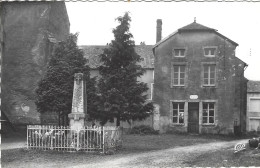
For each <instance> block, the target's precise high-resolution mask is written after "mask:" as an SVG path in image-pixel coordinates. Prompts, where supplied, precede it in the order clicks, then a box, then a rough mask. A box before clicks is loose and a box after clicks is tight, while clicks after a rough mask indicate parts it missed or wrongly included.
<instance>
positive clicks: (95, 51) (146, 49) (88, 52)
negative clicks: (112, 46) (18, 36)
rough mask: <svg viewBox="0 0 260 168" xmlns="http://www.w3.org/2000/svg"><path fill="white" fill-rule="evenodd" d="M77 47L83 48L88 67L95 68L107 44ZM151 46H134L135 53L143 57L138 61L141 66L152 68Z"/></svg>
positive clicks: (98, 64)
mask: <svg viewBox="0 0 260 168" xmlns="http://www.w3.org/2000/svg"><path fill="white" fill-rule="evenodd" d="M79 48H80V49H82V50H83V52H84V57H85V58H86V59H87V60H88V65H89V66H90V68H92V69H96V68H98V67H99V66H100V65H101V62H100V59H99V55H100V54H102V53H103V50H104V49H105V48H108V46H98V45H93V46H92V45H83V46H79ZM152 48H153V46H152V45H145V44H141V45H136V46H135V51H136V53H137V54H139V55H140V56H141V57H142V58H143V59H142V61H141V63H140V64H141V66H142V67H143V68H154V64H153V62H154V55H153V52H152Z"/></svg>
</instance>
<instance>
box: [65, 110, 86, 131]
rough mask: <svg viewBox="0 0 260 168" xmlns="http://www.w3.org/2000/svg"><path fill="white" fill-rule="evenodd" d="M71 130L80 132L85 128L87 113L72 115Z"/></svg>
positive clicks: (70, 116)
mask: <svg viewBox="0 0 260 168" xmlns="http://www.w3.org/2000/svg"><path fill="white" fill-rule="evenodd" d="M68 117H69V119H70V128H71V129H72V130H79V129H82V128H84V120H85V113H70V114H69V116H68Z"/></svg>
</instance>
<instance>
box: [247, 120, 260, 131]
mask: <svg viewBox="0 0 260 168" xmlns="http://www.w3.org/2000/svg"><path fill="white" fill-rule="evenodd" d="M249 120H250V121H249V131H260V118H250V119H249Z"/></svg>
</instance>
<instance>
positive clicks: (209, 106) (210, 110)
mask: <svg viewBox="0 0 260 168" xmlns="http://www.w3.org/2000/svg"><path fill="white" fill-rule="evenodd" d="M202 118H203V119H202V122H203V124H214V123H215V104H214V103H212V102H210V103H205V102H204V103H203V115H202Z"/></svg>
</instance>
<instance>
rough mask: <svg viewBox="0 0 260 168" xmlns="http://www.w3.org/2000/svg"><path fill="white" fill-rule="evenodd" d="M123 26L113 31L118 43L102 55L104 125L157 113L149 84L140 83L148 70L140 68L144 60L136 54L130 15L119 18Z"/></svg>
mask: <svg viewBox="0 0 260 168" xmlns="http://www.w3.org/2000/svg"><path fill="white" fill-rule="evenodd" d="M116 20H117V21H118V22H119V25H118V26H117V27H116V28H115V29H113V34H114V38H115V39H114V40H112V41H111V43H110V44H109V47H108V48H107V49H104V52H103V54H101V55H100V60H101V62H102V63H103V64H102V66H100V67H99V72H100V74H101V76H102V77H101V79H100V80H99V91H100V94H101V96H100V101H101V102H102V103H101V104H100V106H99V113H100V116H99V117H100V118H101V120H102V124H105V123H106V122H107V121H111V122H113V121H114V118H116V125H117V126H119V125H120V121H128V122H130V121H131V120H137V119H139V120H142V119H145V118H146V117H148V116H149V115H150V114H151V113H152V111H153V104H152V103H151V102H147V101H146V100H147V95H146V94H145V93H146V92H147V90H148V87H147V84H146V83H143V82H140V81H138V80H137V79H138V77H140V76H142V75H143V73H144V69H143V68H142V67H141V66H140V65H138V62H140V61H141V57H140V56H139V55H137V53H136V52H135V49H134V47H135V43H134V41H133V39H132V38H133V35H132V34H131V33H130V31H129V28H130V22H131V17H130V16H129V13H128V12H126V13H125V14H124V16H123V17H118V18H117V19H116Z"/></svg>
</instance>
